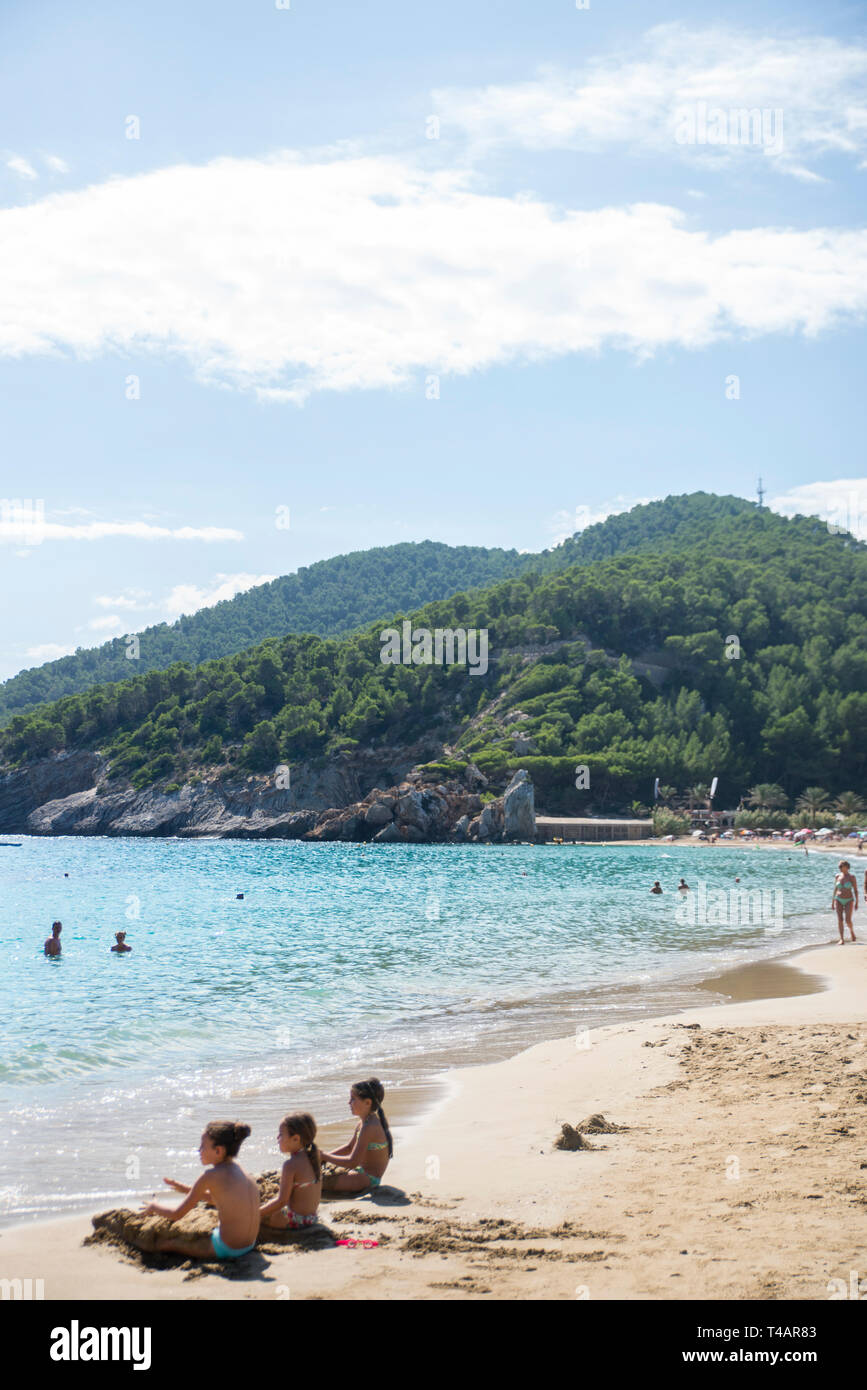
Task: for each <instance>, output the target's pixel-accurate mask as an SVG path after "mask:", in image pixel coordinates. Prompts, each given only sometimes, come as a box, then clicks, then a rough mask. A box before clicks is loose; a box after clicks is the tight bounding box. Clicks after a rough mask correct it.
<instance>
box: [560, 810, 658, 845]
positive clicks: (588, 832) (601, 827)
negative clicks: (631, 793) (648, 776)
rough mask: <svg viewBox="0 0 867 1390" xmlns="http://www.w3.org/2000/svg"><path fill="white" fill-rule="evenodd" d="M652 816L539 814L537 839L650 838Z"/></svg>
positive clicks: (584, 840)
mask: <svg viewBox="0 0 867 1390" xmlns="http://www.w3.org/2000/svg"><path fill="white" fill-rule="evenodd" d="M652 834H653V821H652V820H597V819H596V818H595V817H593V818H589V817H588V818H584V817H580V816H537V817H536V840H537V843H545V842H546V841H547V842H550V841H552V840H569V841H573V842H574V841H579V840H580V841H583V842H586V841H588V840H590V841H593V840H647V839H649V838H650V836H651V835H652Z"/></svg>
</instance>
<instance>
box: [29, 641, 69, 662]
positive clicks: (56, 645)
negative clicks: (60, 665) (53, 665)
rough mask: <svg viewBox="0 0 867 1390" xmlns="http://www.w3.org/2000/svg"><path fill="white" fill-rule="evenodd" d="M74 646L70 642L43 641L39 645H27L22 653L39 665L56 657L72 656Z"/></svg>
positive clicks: (55, 659) (54, 659)
mask: <svg viewBox="0 0 867 1390" xmlns="http://www.w3.org/2000/svg"><path fill="white" fill-rule="evenodd" d="M75 646H76V644H75V643H71V642H43V643H42V644H41V645H40V646H36V647H28V648H27V650H26V652H25V653H24V655H25V656H26V657H28V658H29V660H30V661H32V662H33V664H34V665H35V666H41V665H42V663H43V662H44V661H57V659H58V657H61V656H72V654H73V652H74V651H75Z"/></svg>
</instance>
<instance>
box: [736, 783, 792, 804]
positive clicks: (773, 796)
mask: <svg viewBox="0 0 867 1390" xmlns="http://www.w3.org/2000/svg"><path fill="white" fill-rule="evenodd" d="M746 801H747V805H748V806H755V807H756V808H757V809H758V808H761V809H762V810H763V811H774V810H778V811H785V809H786V807H787V806H788V804H789V798H788V797H787V796H786V793H785V792H784V791H783V789H782V787H781V786H780V785H779V783H777V782H757V783H756V785H755V786H754V787H750V789H749V791H748V792H747V795H746Z"/></svg>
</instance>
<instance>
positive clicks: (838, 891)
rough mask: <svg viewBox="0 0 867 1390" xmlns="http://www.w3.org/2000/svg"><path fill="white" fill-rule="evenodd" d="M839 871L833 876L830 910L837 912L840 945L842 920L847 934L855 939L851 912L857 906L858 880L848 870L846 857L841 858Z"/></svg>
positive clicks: (848, 865)
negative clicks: (846, 928) (847, 931)
mask: <svg viewBox="0 0 867 1390" xmlns="http://www.w3.org/2000/svg"><path fill="white" fill-rule="evenodd" d="M838 867H839V870H840V872H839V873H838V874H837V875H836V876H835V878H834V891H833V893H832V894H831V911H832V912H836V913H837V926H838V927H839V928H840V945H841V946H842V945H843V941H844V939H845V938H844V935H843V922H844V920H845V923H846V926H847V927H848V928H849V935H850V936H851V938H852V940H853V941H854V940H855V928H854V927H853V926H852V912H853V911H854V909H856V908H857V906H858V880H857V879H856V877H855V875H854V874H853V873H852V872H851V870H850V864H849V860H848V859H841V860H840V863H839V866H838Z"/></svg>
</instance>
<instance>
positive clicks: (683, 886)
mask: <svg viewBox="0 0 867 1390" xmlns="http://www.w3.org/2000/svg"><path fill="white" fill-rule="evenodd" d="M677 891H678V893H691V892H692V889H691V888H690V886H689V884H688V883H687V881H686V879H685V878H682V879H681V880H680V883H679V884H678V885H677Z"/></svg>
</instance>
